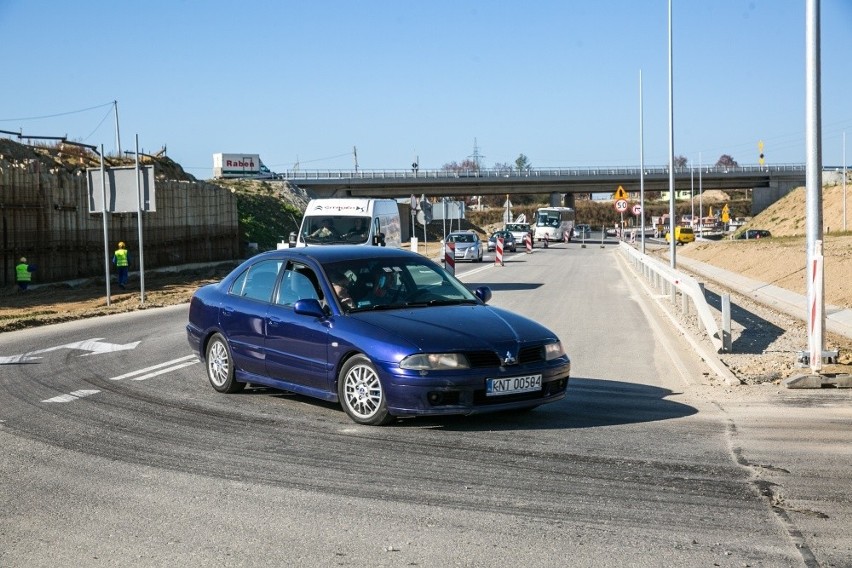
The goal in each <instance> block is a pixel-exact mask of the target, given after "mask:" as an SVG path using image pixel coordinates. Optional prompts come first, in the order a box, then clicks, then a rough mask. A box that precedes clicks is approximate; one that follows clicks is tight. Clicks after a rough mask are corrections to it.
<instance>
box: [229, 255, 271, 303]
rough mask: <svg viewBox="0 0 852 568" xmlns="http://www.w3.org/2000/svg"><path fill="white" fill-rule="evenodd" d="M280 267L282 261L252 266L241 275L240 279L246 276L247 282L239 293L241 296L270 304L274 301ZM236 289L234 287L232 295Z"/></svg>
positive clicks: (265, 262)
mask: <svg viewBox="0 0 852 568" xmlns="http://www.w3.org/2000/svg"><path fill="white" fill-rule="evenodd" d="M280 265H281V261H278V260H266V261H262V262H258V263H257V264H254V265H252V266H251V268H249V269H248V270H247V271H246V272H245V273H243V274H241V275H240V278H243V275H245V282H244V284H243V286H242V288H241V289H240V291H239V295H240V296H242V297H244V298H251V299H253V300H260V301H263V302H269V301H270V300H271V299H272V291H273V290H274V288H275V281H276V280H277V279H278V269H279V267H280ZM238 280H239V279H238ZM235 284H236V282H235ZM236 289H237V288H236V286H232V287H231V290H232V293H234V291H235V290H236Z"/></svg>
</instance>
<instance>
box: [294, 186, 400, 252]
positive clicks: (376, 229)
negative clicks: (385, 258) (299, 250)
mask: <svg viewBox="0 0 852 568" xmlns="http://www.w3.org/2000/svg"><path fill="white" fill-rule="evenodd" d="M340 244H348V245H366V246H390V247H400V246H402V225H401V223H400V217H399V206H398V205H397V203H396V201H394V200H393V199H360V198H350V197H346V198H326V199H312V200H311V201H310V202H309V203H308V206H307V207H306V208H305V215H304V217H302V226H301V227H300V228H299V232H298V233H290V246H291V247H304V246H313V245H340Z"/></svg>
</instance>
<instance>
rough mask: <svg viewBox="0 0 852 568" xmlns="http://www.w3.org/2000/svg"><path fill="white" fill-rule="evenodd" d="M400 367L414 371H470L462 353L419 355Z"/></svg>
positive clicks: (410, 356)
mask: <svg viewBox="0 0 852 568" xmlns="http://www.w3.org/2000/svg"><path fill="white" fill-rule="evenodd" d="M399 366H400V367H401V368H403V369H410V370H412V371H446V370H452V369H469V368H470V363H469V362H468V360H467V357H465V356H464V355H462V354H461V353H418V354H416V355H409V356H408V357H406V358H405V359H403V360H402V361H400V363H399Z"/></svg>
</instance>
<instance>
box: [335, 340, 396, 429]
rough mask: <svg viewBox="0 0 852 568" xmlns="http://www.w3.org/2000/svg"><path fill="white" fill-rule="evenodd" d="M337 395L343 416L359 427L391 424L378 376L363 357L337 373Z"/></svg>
mask: <svg viewBox="0 0 852 568" xmlns="http://www.w3.org/2000/svg"><path fill="white" fill-rule="evenodd" d="M337 395H338V396H339V397H340V405H341V406H343V410H344V412H346V414H348V415H349V418H351V419H352V420H353V421H355V422H357V423H358V424H366V425H368V426H381V425H382V424H387V423H389V422H390V421H391V420H393V416H391V415H390V413H388V407H387V399H386V398H385V391H384V388H383V387H382V383H381V381H380V380H379V374H378V373H377V372H376V368H375V367H374V366H373V363H372V362H371V361H370V360H369V359H368V358H367V357H365V356H364V355H355V356H354V357H352V358H351V359H349V360H348V361H346V364H344V365H343V368H342V369H340V375H338V377H337Z"/></svg>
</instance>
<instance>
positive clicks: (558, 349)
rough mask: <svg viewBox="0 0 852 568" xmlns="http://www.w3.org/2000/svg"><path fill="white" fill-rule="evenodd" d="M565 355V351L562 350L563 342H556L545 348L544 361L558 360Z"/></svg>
mask: <svg viewBox="0 0 852 568" xmlns="http://www.w3.org/2000/svg"><path fill="white" fill-rule="evenodd" d="M563 355H565V350H564V349H562V342H561V341H556V342H554V343H548V344H547V345H545V346H544V360H545V361H552V360H554V359H558V358H560V357H562V356H563Z"/></svg>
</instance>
